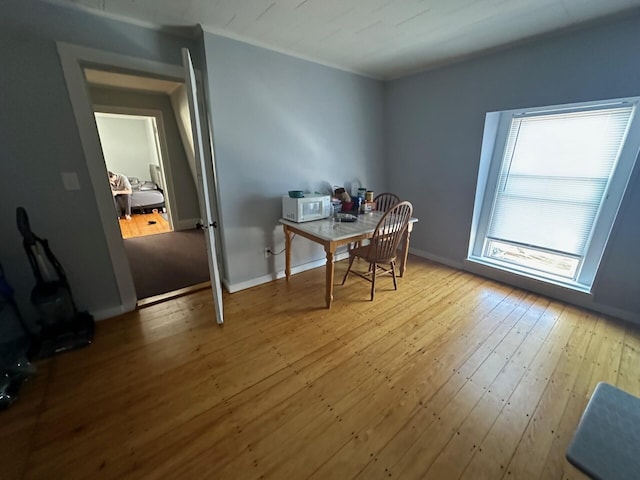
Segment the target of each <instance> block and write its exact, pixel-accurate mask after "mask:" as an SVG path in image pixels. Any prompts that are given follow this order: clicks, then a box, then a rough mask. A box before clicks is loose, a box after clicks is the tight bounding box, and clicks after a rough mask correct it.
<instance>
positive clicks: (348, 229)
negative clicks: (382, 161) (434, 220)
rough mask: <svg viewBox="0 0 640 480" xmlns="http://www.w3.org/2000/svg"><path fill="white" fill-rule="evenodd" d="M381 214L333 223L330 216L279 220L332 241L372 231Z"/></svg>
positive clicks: (362, 214) (375, 213) (362, 215)
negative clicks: (309, 219)
mask: <svg viewBox="0 0 640 480" xmlns="http://www.w3.org/2000/svg"><path fill="white" fill-rule="evenodd" d="M383 214H384V212H370V213H361V214H360V215H358V217H357V218H358V219H357V220H356V221H355V222H339V221H337V220H336V222H335V223H334V222H333V221H332V219H331V218H324V219H322V220H313V221H311V222H302V223H296V222H292V221H291V220H285V219H284V218H281V219H280V220H279V222H280V223H282V224H283V225H288V226H290V227H293V228H295V229H297V230H300V231H302V232H305V233H308V234H310V235H313V236H315V237H317V238H319V239H321V240H327V241H330V242H334V241H339V240H346V239H348V238H352V237H357V236H359V235H363V234H366V233H371V232H373V231H374V230H375V229H376V225H378V222H379V221H380V219H381V218H382V215H383ZM417 221H418V219H417V218H415V217H412V218H411V220H409V222H410V223H414V222H417Z"/></svg>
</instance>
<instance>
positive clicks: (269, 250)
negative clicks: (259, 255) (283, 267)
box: [264, 247, 271, 258]
mask: <svg viewBox="0 0 640 480" xmlns="http://www.w3.org/2000/svg"><path fill="white" fill-rule="evenodd" d="M270 255H271V249H270V248H269V247H264V258H269V256H270Z"/></svg>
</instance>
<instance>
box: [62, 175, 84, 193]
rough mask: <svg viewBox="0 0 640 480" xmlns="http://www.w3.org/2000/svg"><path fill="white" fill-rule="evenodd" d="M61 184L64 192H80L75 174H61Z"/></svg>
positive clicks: (78, 181)
mask: <svg viewBox="0 0 640 480" xmlns="http://www.w3.org/2000/svg"><path fill="white" fill-rule="evenodd" d="M62 184H63V185H64V189H65V190H80V180H78V174H77V173H76V172H62Z"/></svg>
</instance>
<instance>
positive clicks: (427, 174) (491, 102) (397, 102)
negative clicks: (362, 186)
mask: <svg viewBox="0 0 640 480" xmlns="http://www.w3.org/2000/svg"><path fill="white" fill-rule="evenodd" d="M639 46H640V16H639V15H637V14H636V15H634V16H630V17H627V18H625V19H617V20H615V21H611V22H609V23H607V24H601V25H598V26H592V27H590V28H585V29H581V30H578V31H574V32H571V33H569V34H565V35H562V36H556V37H553V38H547V39H546V40H540V41H536V42H533V43H529V44H527V45H523V46H518V47H514V48H511V49H509V50H505V51H502V52H500V53H495V54H491V55H487V56H484V57H482V58H477V59H475V60H471V61H467V62H464V63H459V64H456V65H453V66H450V67H447V68H442V69H439V70H436V71H432V72H426V73H422V74H418V75H414V76H410V77H406V78H403V79H399V80H396V81H393V82H390V83H389V84H388V86H387V87H388V90H387V94H388V95H387V98H386V102H387V116H386V119H387V131H388V133H389V137H388V149H389V154H388V156H387V161H388V163H389V165H390V166H392V167H393V168H391V170H390V182H391V188H392V190H394V191H396V192H400V193H402V195H403V196H404V197H407V198H408V199H409V200H411V201H412V202H413V203H414V207H415V211H416V215H417V216H419V217H420V222H419V223H418V224H417V225H416V228H415V230H414V232H415V233H414V234H413V236H412V247H413V248H415V249H417V250H419V251H420V252H422V253H423V254H425V255H427V256H430V257H433V258H436V259H439V260H441V261H444V262H447V263H450V264H453V265H458V266H463V260H464V259H465V258H466V255H467V248H468V243H469V234H470V228H471V219H472V213H473V203H474V195H475V186H476V180H477V175H478V165H479V159H480V147H481V142H482V133H483V125H484V117H485V113H487V112H490V111H496V110H505V109H514V108H520V107H527V106H542V105H554V104H562V103H569V102H581V101H589V100H598V99H609V98H616V97H625V96H636V95H640V62H639V61H638V58H639V57H640V48H639ZM639 163H640V162H639ZM639 168H640V165H636V172H635V175H634V177H633V179H632V182H631V185H630V187H629V189H628V190H627V193H626V195H625V198H624V201H623V205H622V208H621V211H620V215H619V218H618V220H617V222H616V224H615V226H614V229H613V232H612V235H611V238H610V241H609V244H608V247H607V249H606V252H605V256H604V259H603V262H602V264H601V268H600V273H599V275H598V278H597V279H596V284H595V286H594V290H593V297H591V298H584V297H579V296H578V297H579V298H578V297H576V300H578V301H581V302H583V303H584V304H586V305H587V306H591V307H592V308H594V309H598V310H606V311H612V312H615V313H620V312H618V310H620V311H623V312H622V313H625V315H624V316H625V317H626V318H630V319H640V253H639V251H638V246H639V245H640V221H639V220H638V219H639V218H640V216H639V215H640V185H638V180H639V177H638V172H637V171H638V169H639ZM502 279H504V280H507V281H509V282H510V283H518V280H517V279H515V278H502ZM539 290H540V289H539ZM542 290H544V293H547V294H551V295H553V296H558V297H560V298H563V297H567V296H569V297H571V295H572V294H571V293H567V292H565V291H563V290H561V289H560V288H549V287H544V288H542Z"/></svg>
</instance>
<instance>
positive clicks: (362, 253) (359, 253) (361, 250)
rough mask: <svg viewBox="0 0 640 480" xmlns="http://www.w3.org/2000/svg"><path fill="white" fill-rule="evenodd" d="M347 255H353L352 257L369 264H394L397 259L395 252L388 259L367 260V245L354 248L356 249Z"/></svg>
mask: <svg viewBox="0 0 640 480" xmlns="http://www.w3.org/2000/svg"><path fill="white" fill-rule="evenodd" d="M349 255H353V256H354V257H359V258H362V259H364V260H366V261H367V262H369V263H373V262H376V263H391V262H395V261H396V258H397V257H398V255H397V252H396V253H395V254H394V255H393V256H392V257H389V258H375V259H372V258H369V245H363V246H362V247H356V248H352V249H351V250H350V251H349Z"/></svg>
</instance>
